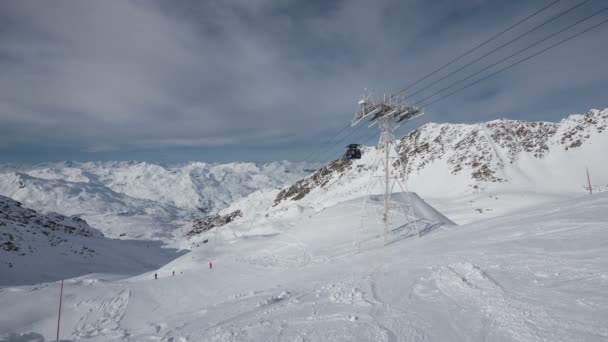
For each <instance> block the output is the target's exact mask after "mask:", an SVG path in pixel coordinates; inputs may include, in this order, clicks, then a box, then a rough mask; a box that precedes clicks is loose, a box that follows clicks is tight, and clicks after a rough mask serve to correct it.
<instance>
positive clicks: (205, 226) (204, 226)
mask: <svg viewBox="0 0 608 342" xmlns="http://www.w3.org/2000/svg"><path fill="white" fill-rule="evenodd" d="M241 216H243V213H242V212H241V211H240V210H235V211H233V212H231V213H229V214H227V215H219V214H216V215H210V216H206V217H202V218H195V219H194V220H193V221H192V230H190V231H189V232H187V233H186V236H188V237H192V236H195V235H199V234H201V233H203V232H206V231H208V230H211V229H213V228H218V227H221V226H224V225H226V224H228V223H230V222H232V221H234V220H235V219H236V218H237V217H241Z"/></svg>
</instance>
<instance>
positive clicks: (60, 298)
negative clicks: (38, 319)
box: [57, 280, 63, 341]
mask: <svg viewBox="0 0 608 342" xmlns="http://www.w3.org/2000/svg"><path fill="white" fill-rule="evenodd" d="M62 299H63V280H61V291H60V292H59V315H58V316H57V341H59V322H61V301H62Z"/></svg>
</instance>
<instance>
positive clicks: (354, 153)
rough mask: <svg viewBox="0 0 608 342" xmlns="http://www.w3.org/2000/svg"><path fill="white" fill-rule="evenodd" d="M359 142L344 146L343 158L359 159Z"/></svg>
mask: <svg viewBox="0 0 608 342" xmlns="http://www.w3.org/2000/svg"><path fill="white" fill-rule="evenodd" d="M359 146H361V145H359V144H350V145H348V146H346V152H345V153H344V158H345V159H361V149H359Z"/></svg>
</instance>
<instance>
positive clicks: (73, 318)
mask: <svg viewBox="0 0 608 342" xmlns="http://www.w3.org/2000/svg"><path fill="white" fill-rule="evenodd" d="M360 203H361V201H359V199H354V200H353V201H347V202H342V203H339V204H336V205H333V206H329V207H327V208H325V210H322V211H320V212H318V213H317V214H315V215H312V217H304V218H302V219H301V220H299V221H298V220H296V221H293V220H292V221H291V224H288V225H284V224H283V223H281V222H279V221H280V220H274V221H273V220H268V221H267V222H266V223H264V224H260V225H257V224H256V225H254V226H252V227H250V232H255V234H248V235H240V236H236V237H235V236H232V237H230V236H229V235H227V236H226V237H225V239H224V238H223V237H222V238H220V239H219V240H218V242H217V243H213V244H210V245H205V246H202V247H200V248H197V249H195V250H194V251H192V252H191V253H189V254H186V255H184V256H182V257H180V258H178V259H176V260H174V261H173V262H171V263H169V264H167V265H166V266H164V267H163V268H161V269H159V270H158V271H154V272H158V274H159V275H160V279H158V280H154V279H153V276H152V273H146V274H142V275H139V276H136V277H133V278H128V279H114V280H106V281H98V279H99V277H95V276H92V277H89V278H87V279H77V280H73V281H68V282H67V284H66V289H65V293H64V296H65V297H64V298H65V300H64V303H63V310H64V312H63V314H62V333H61V338H63V339H67V340H74V341H76V340H78V341H148V340H159V341H260V340H264V341H303V340H311V341H353V340H357V341H605V340H608V328H607V327H608V296H607V295H606V291H605V289H606V287H607V286H608V272H607V271H606V270H608V257H607V255H606V253H607V251H606V249H605V246H606V243H608V230H607V229H606V228H607V226H606V222H608V193H605V194H598V195H594V196H585V197H579V198H575V199H572V200H567V201H561V202H557V203H553V204H551V205H543V206H538V207H534V208H529V209H526V210H520V211H518V212H517V213H515V214H513V215H505V216H502V217H498V218H493V219H490V220H481V221H478V222H477V223H474V224H468V225H462V226H452V227H444V228H440V229H438V230H435V231H434V232H433V233H432V234H428V235H425V236H424V237H422V238H410V239H405V240H402V241H400V242H399V243H396V244H393V245H390V246H388V247H382V246H381V244H373V243H371V244H367V245H363V246H361V248H356V247H355V246H353V239H354V232H353V229H354V227H357V226H358V225H359V219H360V218H359V217H358V216H356V215H353V212H356V211H357V209H358V208H359V209H360V206H361V204H360ZM369 228H370V229H369V230H368V231H363V232H360V233H361V234H363V235H365V236H366V237H368V238H371V239H372V240H373V239H374V236H375V235H376V234H377V231H376V229H374V227H369ZM376 240H378V239H376ZM209 261H213V265H214V266H213V269H212V270H210V269H209V268H208V262H209ZM172 271H176V275H175V276H172V275H171V274H172ZM58 290H59V288H58V284H56V283H55V284H45V285H43V286H35V287H30V286H21V287H11V288H5V289H2V290H1V291H0V307H2V308H3V309H5V310H9V311H10V312H11V315H2V316H0V336H2V335H1V333H2V332H4V333H5V334H10V333H14V334H15V335H14V336H19V335H20V334H26V333H29V334H37V335H38V336H43V337H45V338H47V339H49V340H50V339H51V338H54V332H55V328H56V325H55V324H56V321H55V318H56V309H57V307H56V299H57V297H56V296H57V293H58ZM32 312H36V314H35V315H32ZM5 336H8V335H5Z"/></svg>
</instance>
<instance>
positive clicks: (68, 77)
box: [0, 0, 608, 159]
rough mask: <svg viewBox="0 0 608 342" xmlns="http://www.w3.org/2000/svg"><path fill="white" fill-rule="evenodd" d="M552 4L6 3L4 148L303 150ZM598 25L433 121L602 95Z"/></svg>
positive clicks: (1, 26)
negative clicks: (359, 107) (364, 102)
mask: <svg viewBox="0 0 608 342" xmlns="http://www.w3.org/2000/svg"><path fill="white" fill-rule="evenodd" d="M546 3H548V2H547V1H534V2H532V1H524V0H514V1H499V0H494V1H492V0H486V1H482V0H465V1H451V0H441V1H423V0H416V1H414V0H412V1H397V0H381V1H366V0H365V1H364V0H352V1H346V0H344V1H295V0H292V1H275V0H228V1H186V0H180V1H158V2H151V1H118V0H116V1H114V0H111V1H54V2H53V3H52V4H46V3H45V4H43V3H41V2H39V1H29V0H25V1H5V2H2V3H0V19H1V20H0V42H1V44H0V88H1V89H2V91H1V92H0V122H1V125H0V147H2V148H3V149H4V150H10V149H11V146H18V145H20V144H27V145H28V146H32V145H34V146H35V145H36V144H39V145H45V146H47V147H48V146H49V145H56V146H65V145H70V146H72V148H73V147H74V146H78V147H79V149H80V150H82V151H115V155H116V156H117V158H120V153H121V151H123V150H125V151H126V150H129V151H132V150H133V149H150V148H175V147H179V146H185V147H188V148H191V147H193V146H200V147H203V148H205V147H209V148H214V147H217V146H219V145H234V146H239V145H245V144H247V145H260V146H273V145H282V146H298V148H301V142H303V141H307V140H308V141H312V142H313V144H314V143H316V141H318V140H319V139H321V138H320V137H322V136H323V135H324V134H331V133H332V132H335V131H337V130H338V129H339V128H340V127H343V126H344V125H346V124H347V123H348V121H349V120H350V118H351V114H352V112H353V111H355V110H356V100H357V97H358V96H359V95H360V94H361V92H362V90H363V88H365V87H368V88H375V89H378V90H379V91H387V92H390V91H394V90H396V89H400V88H402V87H403V86H404V85H407V84H408V83H409V82H411V81H412V80H415V79H417V78H419V77H421V76H423V75H424V74H425V73H427V72H429V71H431V70H432V69H433V68H435V67H437V66H439V65H442V64H443V63H445V62H447V61H449V60H450V59H451V58H453V57H455V56H457V55H458V54H459V53H462V52H464V51H466V50H467V49H469V48H471V47H473V46H475V45H476V44H477V43H478V42H480V41H483V40H485V39H487V38H488V37H489V36H491V35H492V34H494V33H496V32H499V31H500V30H502V29H503V28H505V27H507V26H508V25H510V24H511V23H513V22H514V21H516V20H518V19H520V18H522V17H524V16H525V15H527V14H528V13H531V12H532V11H533V10H535V9H537V8H540V7H541V6H543V5H544V4H546ZM575 3H576V1H574V0H571V1H569V0H563V1H561V3H560V4H558V5H557V6H555V7H554V8H552V9H551V11H548V12H547V13H546V15H545V18H546V17H547V16H548V15H550V14H551V13H557V12H559V11H560V10H563V9H565V8H567V7H569V6H572V5H573V4H575ZM600 5H601V4H600V3H599V2H597V1H596V2H593V1H592V2H590V3H589V4H588V5H587V6H584V7H582V8H580V10H579V11H577V12H574V13H572V16H569V17H567V18H564V20H563V21H561V22H560V21H558V22H555V23H552V25H547V27H545V28H544V31H539V32H537V33H536V35H534V36H530V37H527V38H526V40H525V42H528V43H529V42H531V41H532V39H534V38H535V37H536V38H540V37H542V36H543V34H547V33H550V32H552V30H556V29H558V28H559V27H561V26H560V25H562V26H563V25H567V24H568V23H571V22H573V21H574V20H575V19H577V18H580V17H582V16H584V15H586V14H589V13H592V12H593V11H595V10H597V9H599V8H600V7H601V6H600ZM606 17H608V16H607V15H604V16H598V18H595V19H597V20H595V22H598V21H599V20H602V19H604V18H606ZM540 21H541V19H540V18H539V19H538V20H536V23H538V22H540ZM534 23H535V22H530V23H528V24H527V26H526V25H524V26H523V27H522V28H521V30H520V31H519V32H522V31H523V30H525V28H526V27H531V26H533V25H534ZM605 26H606V27H600V28H598V29H597V30H595V31H592V32H590V33H589V34H586V35H584V36H582V37H580V38H578V39H576V40H574V41H572V42H569V43H567V44H564V45H563V46H561V47H559V48H556V49H554V50H552V51H550V52H548V53H547V54H544V55H542V56H539V58H538V59H535V60H532V61H530V62H529V63H526V64H523V65H521V66H518V67H516V68H513V69H511V70H510V71H509V72H506V73H505V74H502V75H498V76H497V77H495V78H492V79H491V80H488V81H487V82H484V83H482V84H480V85H479V86H476V87H472V88H471V89H468V90H467V91H463V92H462V93H460V94H458V95H456V96H453V97H452V98H450V99H449V100H448V99H446V100H445V101H442V102H440V103H438V104H436V105H433V106H431V107H429V108H427V113H428V115H427V120H431V119H432V120H434V121H451V122H470V121H477V120H486V119H491V118H495V117H514V118H528V119H549V120H550V119H557V118H559V117H561V116H563V115H565V114H567V113H569V112H572V111H584V110H586V109H588V108H590V107H600V106H607V105H608V103H607V100H606V97H605V94H606V90H607V87H606V85H605V80H606V79H607V77H608V67H607V66H606V63H605V60H608V48H607V45H606V44H605V41H606V36H607V34H608V30H607V27H608V25H605ZM513 34H515V32H514V33H513ZM518 44H521V45H518ZM518 44H513V46H512V47H510V49H509V50H510V51H513V50H514V49H517V48H519V47H521V46H525V44H522V43H518ZM490 47H491V46H488V48H490ZM505 55H506V52H504V53H497V54H496V55H494V56H493V58H494V60H496V59H497V58H498V57H502V56H505ZM472 57H474V55H473V56H472ZM489 60H490V59H489ZM481 65H483V64H481V63H480V66H481ZM463 75H464V74H463ZM458 78H459V77H456V75H455V78H454V80H458ZM446 82H448V80H446ZM446 84H449V83H442V84H441V85H438V86H439V87H440V86H445V85H446ZM435 89H436V88H435ZM432 91H433V88H431V89H429V90H428V92H425V93H422V94H421V96H424V95H425V94H426V95H428V94H431V93H432ZM422 122H423V120H421V121H420V122H419V123H422ZM323 139H327V138H326V137H325V138H323ZM58 148H59V147H58ZM294 148H295V147H294ZM311 148H313V147H311ZM243 151H244V153H246V151H247V148H245V147H243ZM272 158H273V156H269V159H272ZM237 159H238V158H237Z"/></svg>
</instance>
